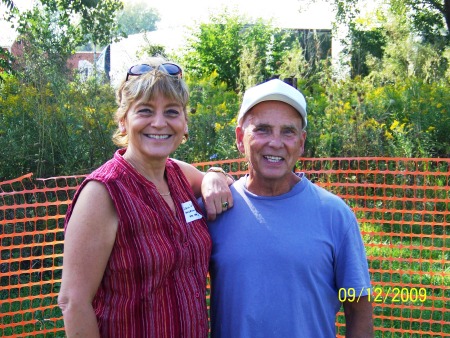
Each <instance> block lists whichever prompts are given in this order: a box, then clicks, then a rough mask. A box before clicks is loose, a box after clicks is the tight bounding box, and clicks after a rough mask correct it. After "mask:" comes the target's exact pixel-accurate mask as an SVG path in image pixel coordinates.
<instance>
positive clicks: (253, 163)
mask: <svg viewBox="0 0 450 338" xmlns="http://www.w3.org/2000/svg"><path fill="white" fill-rule="evenodd" d="M305 140H306V132H304V131H303V126H302V119H301V117H300V114H299V113H298V112H297V111H296V110H295V109H294V108H293V107H292V106H290V105H288V104H287V103H284V102H280V101H265V102H261V103H259V104H257V105H256V106H254V107H253V108H252V109H251V110H250V111H249V112H247V114H246V116H245V117H244V120H243V122H242V124H241V125H240V126H238V127H237V128H236V143H237V146H238V149H239V151H240V152H241V153H243V154H245V157H246V158H247V160H248V162H249V170H250V180H254V183H255V184H283V183H284V182H285V181H286V182H289V179H290V177H291V175H292V169H293V168H294V166H295V163H296V162H297V159H298V157H299V156H301V155H302V154H303V150H304V145H305Z"/></svg>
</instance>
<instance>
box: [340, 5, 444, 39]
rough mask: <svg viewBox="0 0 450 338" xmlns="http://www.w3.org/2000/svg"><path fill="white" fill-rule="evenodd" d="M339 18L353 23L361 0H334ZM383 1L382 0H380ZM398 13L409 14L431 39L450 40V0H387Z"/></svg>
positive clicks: (419, 28)
mask: <svg viewBox="0 0 450 338" xmlns="http://www.w3.org/2000/svg"><path fill="white" fill-rule="evenodd" d="M332 1H334V3H335V7H336V15H337V19H338V21H340V22H345V23H347V24H348V23H351V22H353V21H354V19H355V18H356V17H357V16H358V14H359V13H360V6H361V4H362V1H361V0H332ZM380 2H381V1H380ZM386 3H387V4H389V5H390V7H391V9H392V10H393V11H394V12H397V14H402V15H405V14H406V15H407V17H408V18H410V20H411V22H412V24H413V26H414V28H415V29H416V31H417V33H419V34H420V35H422V36H423V37H424V38H425V39H427V40H429V41H434V40H435V39H439V38H440V37H441V36H444V37H445V38H446V39H447V43H449V40H450V0H386Z"/></svg>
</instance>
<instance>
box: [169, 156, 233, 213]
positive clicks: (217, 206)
mask: <svg viewBox="0 0 450 338" xmlns="http://www.w3.org/2000/svg"><path fill="white" fill-rule="evenodd" d="M174 161H175V162H176V163H177V164H178V165H179V166H180V168H181V170H182V171H183V173H184V175H185V176H186V178H187V180H188V181H189V183H190V185H191V187H192V190H193V191H194V195H195V197H197V198H199V197H202V198H203V202H204V204H205V209H206V213H207V216H208V220H211V221H212V220H215V219H216V216H217V215H219V214H221V213H222V212H223V211H226V210H227V209H228V208H231V207H232V206H233V197H232V196H231V192H230V188H229V185H231V184H233V182H234V179H233V178H232V176H231V175H228V176H227V175H225V174H223V173H222V172H216V171H210V172H207V173H206V174H205V173H203V172H201V171H200V170H198V169H197V168H195V167H194V166H192V165H190V164H188V163H186V162H183V161H179V160H174ZM225 202H227V203H228V205H227V208H224V206H223V203H225Z"/></svg>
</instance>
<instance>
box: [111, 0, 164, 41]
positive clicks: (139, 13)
mask: <svg viewBox="0 0 450 338" xmlns="http://www.w3.org/2000/svg"><path fill="white" fill-rule="evenodd" d="M149 6H150V5H149V3H148V2H127V3H126V4H125V5H124V7H123V9H122V10H121V11H120V12H119V13H118V15H117V22H118V24H119V27H120V30H121V31H122V32H123V33H125V34H126V35H129V34H136V33H142V32H151V31H154V30H156V23H157V22H158V21H160V17H159V13H158V11H157V10H156V9H154V8H151V7H149Z"/></svg>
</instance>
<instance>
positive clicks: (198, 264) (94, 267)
mask: <svg viewBox="0 0 450 338" xmlns="http://www.w3.org/2000/svg"><path fill="white" fill-rule="evenodd" d="M181 75H182V70H181V68H180V67H179V66H177V65H176V64H173V63H167V62H166V63H163V62H162V61H159V60H158V62H156V61H155V60H153V61H152V63H149V64H142V65H137V66H133V67H131V68H130V69H129V71H128V73H127V77H126V80H125V81H124V82H123V83H122V85H121V86H120V88H119V89H118V92H117V101H118V104H119V108H118V110H117V112H116V116H115V117H116V121H117V123H118V131H117V132H116V134H115V135H114V137H113V140H114V142H115V143H116V144H117V145H119V146H122V147H123V148H121V149H120V150H118V151H117V152H116V153H115V154H114V158H113V159H111V160H110V161H108V162H106V163H105V164H104V165H102V166H101V167H100V168H98V169H97V170H95V171H94V172H93V173H92V174H91V175H89V176H88V177H87V178H86V180H85V181H84V182H83V184H82V186H81V187H80V189H79V190H78V192H77V194H76V195H75V197H74V200H73V203H72V205H71V207H70V209H69V210H68V212H67V216H66V232H65V243H64V269H63V276H62V283H61V290H60V294H59V297H58V303H59V306H60V307H61V309H62V311H63V316H64V323H65V329H66V334H67V336H68V337H74V336H80V337H83V338H86V337H123V338H130V337H136V338H142V337H157V338H160V337H195V338H198V337H207V335H208V321H207V312H206V304H205V290H206V274H207V270H208V262H209V257H210V250H211V242H210V238H209V234H208V230H207V227H206V223H205V220H204V218H203V217H202V215H201V209H200V207H199V206H198V204H197V202H196V198H197V197H199V196H200V191H201V184H202V179H203V173H201V172H200V171H198V170H197V169H195V168H194V167H192V166H190V165H188V164H186V163H183V162H180V161H175V160H172V159H169V158H168V156H169V154H171V153H172V152H173V151H175V150H176V149H177V147H178V146H179V145H180V144H181V143H182V142H183V141H184V140H185V139H186V137H187V132H188V127H187V115H186V107H187V103H188V97H189V95H188V90H187V87H186V85H185V83H184V82H183V80H182V78H181ZM205 177H210V178H209V181H212V182H213V183H211V184H210V185H209V186H208V187H209V189H208V191H211V189H212V191H215V192H216V194H215V195H214V196H213V197H214V198H213V200H212V202H211V195H208V198H207V199H206V203H209V207H207V210H213V213H214V212H217V213H220V212H222V206H223V207H224V209H226V207H227V206H228V203H231V195H230V193H229V190H228V186H227V182H226V179H225V178H226V176H225V175H221V174H220V173H217V172H216V171H215V172H212V173H211V174H208V175H206V176H205ZM211 187H212V188H211ZM208 201H210V202H208ZM222 202H224V203H222ZM222 204H223V205H222ZM213 217H214V216H213Z"/></svg>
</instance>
